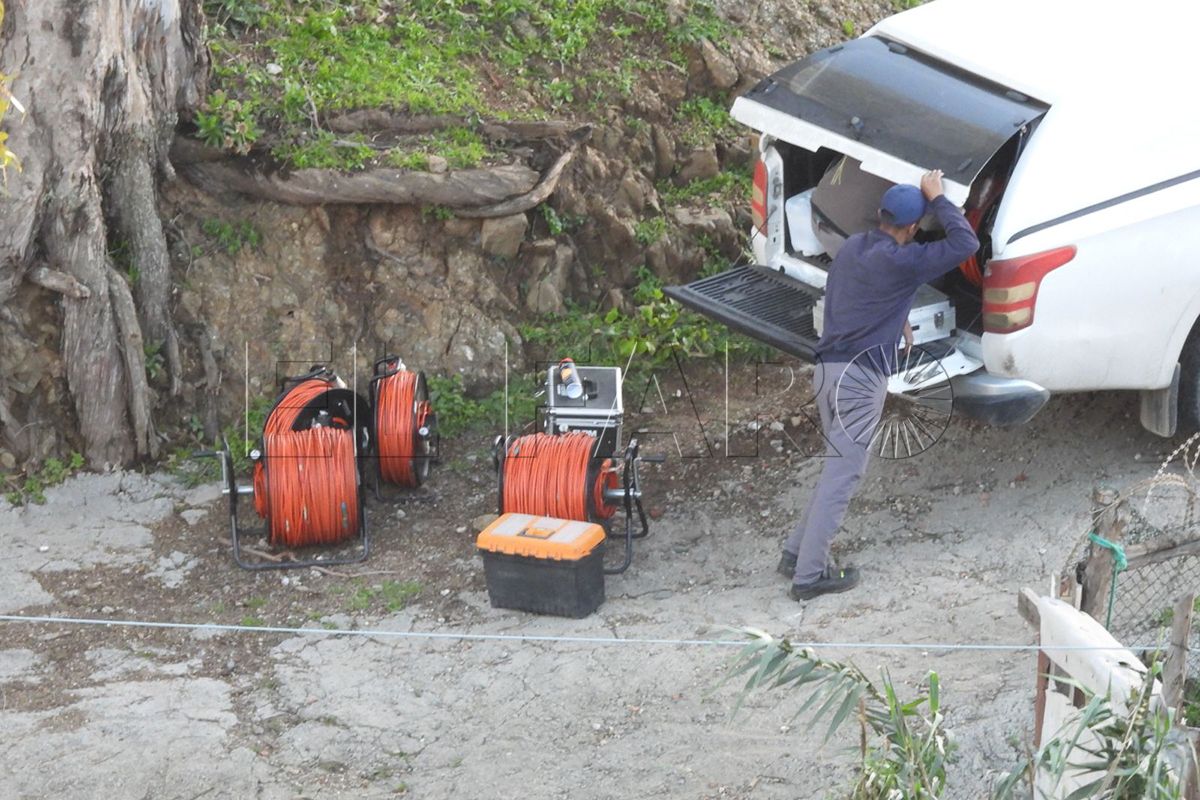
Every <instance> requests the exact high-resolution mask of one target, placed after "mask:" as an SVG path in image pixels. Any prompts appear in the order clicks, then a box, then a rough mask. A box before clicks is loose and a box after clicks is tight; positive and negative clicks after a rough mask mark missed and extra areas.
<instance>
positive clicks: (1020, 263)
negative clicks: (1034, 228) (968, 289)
mask: <svg viewBox="0 0 1200 800" xmlns="http://www.w3.org/2000/svg"><path fill="white" fill-rule="evenodd" d="M1074 257H1075V246H1074V245H1068V246H1067V247H1059V248H1056V249H1054V250H1046V251H1043V252H1041V253H1033V254H1032V255H1028V256H1021V257H1020V258H1006V259H1002V260H1000V261H989V262H988V265H987V269H985V270H984V272H983V330H984V331H985V332H987V333H1012V332H1013V331H1019V330H1021V329H1022V328H1027V327H1029V326H1030V325H1032V324H1033V311H1034V306H1035V305H1036V304H1037V295H1038V288H1039V287H1040V286H1041V283H1042V278H1044V277H1046V275H1047V274H1049V273H1050V271H1051V270H1054V269H1057V268H1058V267H1061V266H1062V265H1063V264H1066V263H1067V262H1068V261H1070V260H1071V259H1072V258H1074Z"/></svg>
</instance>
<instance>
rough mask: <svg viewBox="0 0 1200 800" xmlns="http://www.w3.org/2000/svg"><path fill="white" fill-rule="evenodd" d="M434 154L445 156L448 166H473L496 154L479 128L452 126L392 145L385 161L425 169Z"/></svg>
mask: <svg viewBox="0 0 1200 800" xmlns="http://www.w3.org/2000/svg"><path fill="white" fill-rule="evenodd" d="M435 155H436V156H440V157H441V158H444V159H445V160H446V165H447V166H448V167H449V168H450V169H472V168H474V167H478V166H479V165H480V164H483V163H484V162H485V161H488V160H490V159H493V158H495V157H496V154H495V153H494V152H492V150H491V149H490V148H489V147H488V146H487V144H486V143H485V142H484V141H483V137H482V136H480V135H479V133H478V132H476V131H474V130H472V129H471V128H467V127H463V126H454V127H450V128H447V129H446V130H444V131H440V132H438V133H436V134H432V135H428V136H420V137H417V138H415V139H414V140H413V141H411V142H407V143H405V144H404V145H402V146H397V147H393V148H391V149H390V150H388V152H387V156H386V161H387V163H388V164H389V165H390V166H393V167H397V168H398V169H412V170H427V169H429V164H430V156H435Z"/></svg>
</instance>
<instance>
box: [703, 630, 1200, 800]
mask: <svg viewBox="0 0 1200 800" xmlns="http://www.w3.org/2000/svg"><path fill="white" fill-rule="evenodd" d="M745 633H746V634H747V635H748V636H749V638H750V641H749V643H748V644H747V645H746V647H745V648H743V649H742V650H741V652H740V653H739V654H738V655H737V656H736V657H735V658H734V660H733V662H732V663H731V665H730V668H729V671H728V673H727V676H726V678H725V680H726V681H728V680H730V679H731V678H735V677H738V676H745V678H746V682H745V684H744V685H743V687H742V689H741V691H740V692H739V694H738V698H737V704H736V706H735V709H734V711H735V713H736V711H737V709H738V708H740V707H741V705H742V703H743V701H744V700H745V699H746V697H747V696H748V695H750V694H751V693H754V692H759V691H777V690H782V691H787V692H791V691H799V692H801V693H803V694H805V695H807V698H806V699H805V700H804V702H803V703H802V704H801V706H800V709H799V711H797V712H796V716H797V717H800V716H803V715H805V714H808V715H810V716H811V723H812V724H813V725H817V724H820V725H822V726H824V727H825V738H826V740H828V739H830V738H831V737H833V736H834V734H836V733H837V732H838V731H839V730H840V729H841V728H842V726H843V725H846V724H847V723H849V724H850V725H855V726H856V727H857V729H858V730H857V731H856V733H857V736H856V737H855V744H856V747H855V750H856V751H857V752H858V754H859V765H858V770H857V774H856V776H855V782H854V785H853V786H852V787H850V788H849V790H848V791H847V792H846V793H845V794H844V796H846V797H849V798H851V799H852V800H893V799H894V798H905V800H939V798H942V797H944V796H945V792H946V788H947V784H948V777H949V776H948V769H947V768H948V767H950V766H953V765H954V763H955V762H954V749H955V748H954V743H953V740H952V738H951V736H950V734H949V732H948V731H946V729H945V727H944V725H943V722H944V717H943V715H942V710H941V698H940V695H941V690H940V681H939V679H938V676H937V673H934V672H931V673H929V675H928V677H927V679H926V682H925V685H924V686H923V687H922V688H921V689H920V691H918V693H917V696H916V697H915V698H913V699H912V700H908V701H901V700H900V699H899V697H898V695H897V694H896V689H895V686H894V685H893V683H892V681H891V678H890V676H889V675H888V673H887V671H886V670H884V671H883V673H882V681H881V682H880V684H879V685H876V684H874V683H873V682H872V681H870V680H869V679H868V678H867V677H866V676H865V675H864V674H863V673H862V672H861V671H860V670H859V669H858V668H857V667H855V666H853V665H851V664H842V663H839V662H836V661H826V660H824V659H821V658H818V657H817V656H816V655H815V654H814V653H813V652H812V651H811V650H803V649H797V648H795V647H794V646H792V645H791V644H790V643H789V642H788V641H787V640H786V639H775V638H774V637H772V636H770V635H769V634H766V633H763V632H762V631H755V630H746V631H745ZM1161 675H1162V667H1161V665H1160V664H1159V663H1157V662H1155V663H1152V664H1151V665H1150V667H1149V669H1147V670H1146V673H1145V675H1144V677H1143V681H1142V685H1141V686H1140V687H1138V689H1137V690H1135V691H1134V693H1133V694H1132V696H1131V697H1130V698H1129V700H1128V702H1127V704H1126V706H1125V707H1124V708H1123V709H1118V708H1116V707H1114V705H1113V704H1112V702H1111V700H1110V698H1109V697H1107V696H1103V695H1096V694H1093V693H1090V692H1088V691H1087V690H1086V689H1084V687H1083V686H1082V685H1080V684H1079V683H1077V682H1075V681H1071V680H1069V679H1061V678H1060V679H1059V680H1060V681H1064V680H1065V682H1066V683H1067V684H1069V685H1071V686H1073V687H1074V688H1075V689H1076V690H1078V691H1079V692H1080V693H1081V694H1082V695H1083V696H1084V697H1085V698H1086V699H1087V703H1086V704H1085V705H1084V706H1083V708H1080V709H1078V711H1077V712H1076V714H1075V716H1074V717H1073V718H1072V719H1071V720H1068V722H1067V724H1066V725H1064V727H1063V729H1062V730H1061V731H1059V732H1058V733H1057V734H1055V735H1054V736H1047V737H1046V738H1044V739H1043V741H1042V744H1041V746H1040V747H1039V748H1038V750H1037V752H1034V753H1028V754H1025V755H1023V756H1022V759H1021V762H1020V763H1019V764H1018V765H1017V766H1016V767H1015V768H1014V769H1013V770H1012V771H1011V772H1009V773H1008V774H1007V775H1005V776H1003V777H1002V778H1001V779H1000V780H999V781H997V782H996V784H995V785H994V787H993V790H992V797H993V799H994V800H1012V799H1013V798H1014V797H1017V796H1028V795H1027V794H1024V793H1022V792H1021V789H1022V787H1023V785H1025V784H1032V781H1033V775H1034V772H1035V770H1036V771H1037V772H1038V773H1040V775H1041V776H1042V778H1043V779H1045V780H1048V781H1049V782H1050V784H1051V787H1050V788H1051V795H1052V796H1056V797H1057V796H1059V795H1060V794H1061V793H1062V792H1061V791H1060V784H1061V781H1062V779H1063V776H1064V775H1065V774H1066V773H1067V772H1068V771H1071V772H1074V771H1075V770H1078V769H1081V768H1082V769H1085V770H1090V771H1091V772H1090V774H1089V776H1088V777H1089V778H1090V779H1091V783H1088V784H1086V785H1084V786H1082V787H1080V788H1079V789H1077V790H1075V791H1074V792H1073V793H1072V794H1071V795H1070V797H1071V798H1078V800H1084V799H1085V798H1101V797H1103V798H1112V800H1134V798H1162V799H1163V800H1167V799H1168V798H1180V797H1182V788H1181V779H1182V777H1183V775H1182V772H1181V771H1180V770H1178V769H1177V768H1175V767H1173V766H1172V765H1179V764H1188V763H1190V762H1189V760H1188V753H1189V751H1190V750H1191V743H1190V741H1189V738H1188V735H1187V732H1186V731H1184V730H1182V729H1181V728H1179V727H1178V726H1177V725H1176V721H1175V711H1174V709H1159V708H1155V707H1154V697H1155V691H1154V689H1155V686H1154V684H1155V681H1156V680H1158V679H1159V678H1160V677H1161ZM1047 734H1049V732H1047ZM839 796H843V795H842V794H841V793H839ZM1039 796H1040V795H1039ZM1048 796H1050V795H1048Z"/></svg>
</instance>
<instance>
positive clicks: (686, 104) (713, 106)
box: [676, 97, 744, 146]
mask: <svg viewBox="0 0 1200 800" xmlns="http://www.w3.org/2000/svg"><path fill="white" fill-rule="evenodd" d="M676 116H677V117H678V119H679V121H680V122H682V123H684V124H685V125H686V131H685V133H684V136H683V140H684V141H685V142H686V143H688V144H691V145H693V146H696V145H702V144H706V143H708V142H712V141H715V140H718V139H721V140H725V141H728V140H730V139H735V138H737V137H738V136H741V135H743V133H744V130H742V129H740V128H739V127H738V124H737V123H736V122H734V120H733V117H731V116H729V103H728V102H727V101H726V100H724V99H723V98H722V99H721V100H713V99H711V98H708V97H693V98H691V99H690V100H684V101H683V102H682V103H680V104H679V110H678V111H677V112H676Z"/></svg>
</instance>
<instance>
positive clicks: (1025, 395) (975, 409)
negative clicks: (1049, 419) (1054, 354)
mask: <svg viewBox="0 0 1200 800" xmlns="http://www.w3.org/2000/svg"><path fill="white" fill-rule="evenodd" d="M950 386H951V388H952V389H953V391H954V411H955V412H956V413H959V414H962V415H963V416H965V417H970V418H971V419H976V420H979V421H980V422H986V423H987V424H989V425H998V426H1000V427H1006V426H1011V425H1024V424H1025V423H1026V422H1029V420H1031V419H1033V416H1034V415H1035V414H1037V412H1039V411H1041V410H1042V406H1044V405H1046V401H1047V400H1049V399H1050V391H1049V390H1048V389H1044V388H1042V387H1041V386H1038V385H1037V384H1036V383H1033V382H1032V381H1027V380H1022V379H1021V378H1004V377H1001V376H998V375H992V374H990V373H988V372H987V371H985V370H982V369H981V370H977V371H975V372H972V373H970V374H969V375H959V376H958V377H956V378H951V379H950Z"/></svg>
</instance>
